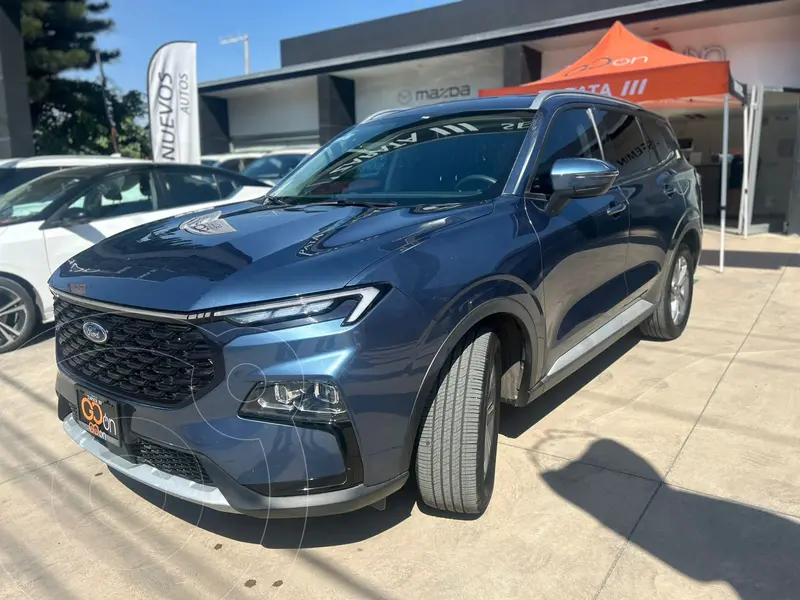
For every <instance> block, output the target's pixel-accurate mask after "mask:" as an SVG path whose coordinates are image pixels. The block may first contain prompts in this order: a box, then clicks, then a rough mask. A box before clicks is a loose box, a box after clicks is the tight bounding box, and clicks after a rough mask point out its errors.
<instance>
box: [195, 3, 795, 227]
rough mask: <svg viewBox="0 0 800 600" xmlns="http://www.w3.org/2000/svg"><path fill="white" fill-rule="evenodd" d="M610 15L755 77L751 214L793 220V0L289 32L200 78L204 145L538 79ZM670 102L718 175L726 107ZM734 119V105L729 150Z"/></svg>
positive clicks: (295, 138) (554, 11) (697, 156)
mask: <svg viewBox="0 0 800 600" xmlns="http://www.w3.org/2000/svg"><path fill="white" fill-rule="evenodd" d="M615 21H622V22H623V23H624V24H625V25H626V26H627V27H628V29H629V30H630V31H632V32H633V33H634V34H636V35H637V36H639V37H640V38H642V39H644V40H648V41H657V43H659V44H660V45H663V46H665V47H668V48H670V49H672V50H674V51H676V52H680V53H685V54H690V55H693V56H697V57H700V58H706V59H709V60H727V61H729V63H730V69H731V74H732V76H733V77H734V78H735V79H736V80H738V81H739V82H742V83H744V84H746V85H749V86H753V85H754V84H760V85H762V86H763V87H764V90H765V91H764V98H763V105H764V109H763V116H762V130H761V151H760V156H759V175H758V177H759V181H760V183H759V184H758V191H757V193H756V196H757V197H756V201H755V207H754V210H755V215H754V218H753V221H752V222H753V223H754V224H755V225H757V224H758V223H759V222H761V224H762V225H763V226H764V227H765V228H768V229H770V230H773V231H775V230H783V231H786V230H788V229H792V230H798V229H800V210H796V208H795V207H794V205H795V204H798V205H800V198H798V199H797V201H796V202H792V201H791V200H792V196H793V194H794V195H797V194H795V193H794V191H795V190H796V188H798V187H800V173H798V172H797V171H798V169H797V168H796V163H797V162H798V161H797V160H795V157H798V156H800V152H798V148H797V146H798V139H800V136H798V127H799V126H800V123H798V106H800V105H799V104H798V98H800V94H799V93H798V92H800V60H798V57H800V35H799V34H798V31H800V0H779V1H771V2H765V1H758V0H652V1H649V2H634V1H631V0H561V1H560V2H543V1H534V0H461V1H459V2H453V3H450V4H444V5H441V6H438V7H434V8H428V9H424V10H418V11H414V12H409V13H404V14H400V15H397V16H393V17H388V18H385V19H379V20H375V21H369V22H364V23H358V24H356V25H351V26H348V27H342V28H338V29H330V30H327V31H320V32H317V33H313V34H309V35H304V36H300V37H295V38H289V39H284V40H282V41H281V62H282V66H281V68H279V69H276V70H274V71H268V72H262V73H255V74H251V75H246V76H241V77H233V78H229V79H223V80H217V81H209V82H204V83H201V84H200V97H201V109H202V110H201V134H202V145H203V151H204V152H205V153H212V152H222V151H227V150H229V149H242V150H243V149H254V148H269V147H274V146H287V145H309V144H318V143H324V142H325V141H327V140H329V139H330V138H331V137H333V136H334V135H336V134H337V133H338V132H340V131H342V130H343V129H346V128H347V127H349V126H350V125H352V124H354V123H356V122H358V121H360V120H362V119H364V118H366V117H367V116H369V115H370V114H372V113H374V112H376V111H379V110H384V109H390V108H397V107H409V106H419V105H424V104H429V103H434V102H442V101H448V100H453V99H458V98H471V97H477V96H478V94H479V91H480V90H482V89H492V88H501V87H508V86H515V85H520V84H525V83H529V82H531V81H536V80H537V79H540V78H542V77H546V76H548V75H551V74H553V73H555V72H557V71H559V70H560V69H562V68H564V67H565V66H567V65H569V64H571V63H572V62H574V61H575V60H577V59H578V58H580V57H581V56H582V55H583V54H584V53H585V52H587V51H588V50H589V49H591V48H592V47H593V46H594V44H595V43H596V42H597V41H598V40H600V38H601V37H602V36H603V34H604V33H605V32H606V31H607V30H608V28H609V27H610V26H611V25H612V24H613V23H614V22H615ZM632 58H635V57H632ZM669 116H670V120H671V121H672V123H673V126H674V128H675V129H676V132H677V133H678V136H679V137H680V138H682V139H684V140H686V141H687V144H688V145H687V156H688V155H689V154H691V156H692V157H693V160H694V161H695V162H696V163H698V167H701V168H702V167H704V166H705V167H708V168H707V169H706V170H707V171H708V175H707V176H708V177H711V178H712V180H713V176H714V174H715V171H714V169H712V168H711V167H712V166H713V164H714V160H715V159H714V155H715V153H717V158H716V160H717V161H718V160H719V158H718V153H719V152H720V138H721V133H720V132H721V130H722V125H721V123H722V117H721V112H720V111H719V110H716V112H715V110H714V109H703V110H699V109H698V110H695V111H691V110H690V111H683V113H682V114H670V115H669ZM742 124H743V120H742V110H741V107H734V109H733V110H732V117H731V134H730V135H731V137H730V143H731V145H730V148H731V152H732V153H736V149H737V147H738V148H741V147H742V144H743V137H744V134H743V127H742ZM688 151H690V152H688ZM717 170H718V169H717ZM718 181H719V180H718ZM709 187H713V186H709ZM707 189H708V188H707ZM735 200H736V198H735V194H734V198H733V199H732V200H731V202H732V203H735ZM711 205H713V198H712V200H711V201H710V206H711ZM793 211H794V212H797V213H798V214H797V215H791V214H790V213H792V212H793ZM790 221H792V222H793V223H794V226H793V227H789V226H788V225H787V224H788V223H789V222H790Z"/></svg>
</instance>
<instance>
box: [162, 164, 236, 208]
mask: <svg viewBox="0 0 800 600" xmlns="http://www.w3.org/2000/svg"><path fill="white" fill-rule="evenodd" d="M162 177H163V181H164V187H165V188H166V189H167V195H166V198H162V199H161V200H160V201H159V203H158V208H160V209H166V208H176V207H179V206H190V205H192V204H201V203H203V202H214V201H215V200H220V199H221V196H220V193H219V190H218V189H217V182H216V180H215V179H214V173H213V172H211V173H203V172H199V171H174V170H171V169H170V170H169V171H165V172H163V173H162Z"/></svg>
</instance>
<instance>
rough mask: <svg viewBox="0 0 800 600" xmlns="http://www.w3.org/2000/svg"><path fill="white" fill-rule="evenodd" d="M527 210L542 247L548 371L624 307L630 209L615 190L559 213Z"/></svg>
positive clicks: (532, 205) (577, 202) (530, 207)
mask: <svg viewBox="0 0 800 600" xmlns="http://www.w3.org/2000/svg"><path fill="white" fill-rule="evenodd" d="M619 205H621V206H623V207H625V209H623V210H622V211H620V212H616V214H611V215H610V214H608V212H609V208H610V207H613V208H616V207H617V206H619ZM528 212H529V214H530V217H531V222H532V223H533V225H534V227H535V228H536V230H537V232H538V233H539V239H540V243H541V248H542V269H543V273H544V304H545V306H544V313H545V319H546V327H547V332H546V336H547V337H546V341H547V347H548V348H549V349H550V352H549V355H548V359H547V360H546V361H545V372H546V371H547V370H548V369H549V367H550V366H551V365H552V364H553V363H554V362H555V361H556V359H557V358H558V356H560V355H561V354H563V353H564V352H566V351H567V350H569V349H570V348H571V347H572V346H574V345H575V344H577V343H578V342H580V341H581V340H582V339H583V338H585V337H586V336H588V335H589V334H590V333H592V332H593V331H594V330H596V329H598V328H599V327H600V326H602V325H603V323H604V322H606V321H608V320H609V319H611V318H613V317H614V316H615V315H616V314H618V313H619V311H620V310H621V309H622V308H623V306H624V301H625V298H626V297H627V295H628V293H627V286H626V282H625V257H626V252H627V245H628V211H627V207H626V206H625V198H624V196H623V195H622V193H621V192H620V191H619V190H617V189H612V190H611V191H609V193H608V194H604V195H603V196H598V197H596V198H582V199H578V200H573V201H571V202H570V203H569V204H567V206H566V207H565V208H564V211H563V212H562V213H561V214H560V215H558V216H557V217H552V218H550V217H547V216H546V215H545V214H544V213H542V212H541V211H540V210H539V209H538V208H536V207H535V203H534V202H530V201H529V202H528ZM612 212H613V211H612Z"/></svg>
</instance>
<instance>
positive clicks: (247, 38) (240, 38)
mask: <svg viewBox="0 0 800 600" xmlns="http://www.w3.org/2000/svg"><path fill="white" fill-rule="evenodd" d="M0 1H1V0H0ZM239 42H242V43H244V74H245V75H249V74H250V36H249V35H248V34H245V35H237V36H233V37H228V38H223V39H221V40H220V41H219V43H220V44H222V45H223V46H226V45H228V44H238V43H239Z"/></svg>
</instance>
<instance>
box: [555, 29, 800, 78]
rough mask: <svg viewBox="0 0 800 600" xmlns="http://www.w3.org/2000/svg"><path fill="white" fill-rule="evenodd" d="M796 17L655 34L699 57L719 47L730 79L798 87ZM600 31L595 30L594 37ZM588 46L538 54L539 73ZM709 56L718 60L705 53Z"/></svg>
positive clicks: (573, 58) (799, 62) (561, 65)
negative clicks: (714, 47) (539, 56)
mask: <svg viewBox="0 0 800 600" xmlns="http://www.w3.org/2000/svg"><path fill="white" fill-rule="evenodd" d="M798 31H800V16H797V15H796V16H791V17H783V18H780V19H765V20H763V21H757V22H752V23H735V24H731V25H721V26H719V27H710V28H706V29H695V30H691V31H683V32H679V33H670V34H664V35H663V36H659V38H660V39H664V40H666V41H667V42H669V44H670V45H671V46H672V47H673V49H674V50H675V51H676V52H684V51H685V50H686V49H688V48H691V49H693V50H694V51H695V52H696V53H697V54H700V55H701V56H702V54H703V50H704V49H709V48H711V47H712V46H721V47H722V48H723V49H724V50H725V55H726V57H727V60H729V61H730V63H731V72H732V73H733V76H734V78H736V79H738V80H739V81H741V82H743V83H761V84H764V85H766V86H785V87H800V60H797V57H800V34H798ZM602 35H603V33H602V32H598V34H597V39H598V40H599V39H600V38H601V37H602ZM591 47H592V46H582V47H577V48H568V49H563V50H553V51H548V52H543V53H542V75H543V76H545V77H546V76H548V75H552V74H553V73H555V72H557V71H559V70H560V69H562V68H564V67H566V66H567V65H569V64H572V63H573V62H575V61H576V60H577V59H579V58H580V57H581V56H583V54H584V53H585V52H587V51H588V50H589V49H590V48H591ZM708 57H709V58H711V59H713V60H718V58H717V54H716V53H714V52H713V51H712V52H709V56H708Z"/></svg>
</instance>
